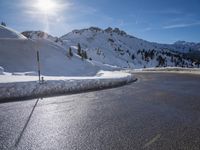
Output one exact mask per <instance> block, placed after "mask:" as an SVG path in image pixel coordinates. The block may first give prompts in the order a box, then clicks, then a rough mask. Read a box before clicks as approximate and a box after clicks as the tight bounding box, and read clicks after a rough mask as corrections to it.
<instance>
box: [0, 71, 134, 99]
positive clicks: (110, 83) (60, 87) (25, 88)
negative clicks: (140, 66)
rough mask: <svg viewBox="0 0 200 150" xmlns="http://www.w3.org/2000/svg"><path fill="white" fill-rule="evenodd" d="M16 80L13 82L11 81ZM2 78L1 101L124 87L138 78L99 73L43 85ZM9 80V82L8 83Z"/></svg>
mask: <svg viewBox="0 0 200 150" xmlns="http://www.w3.org/2000/svg"><path fill="white" fill-rule="evenodd" d="M9 78H14V79H13V81H14V82H12V80H11V79H9ZM17 78H18V79H16V76H7V79H6V76H5V75H3V76H0V81H4V83H3V82H1V83H0V100H6V99H19V98H32V97H42V96H52V95H57V94H69V93H77V92H83V91H88V90H97V89H103V88H110V87H115V86H119V85H124V84H127V83H130V82H133V81H136V78H134V77H133V75H131V74H129V73H124V72H99V73H98V74H97V76H94V77H60V78H59V77H57V78H56V77H45V81H44V83H43V84H40V83H38V81H37V77H30V76H29V77H24V76H23V77H22V78H20V77H19V76H17ZM6 80H9V82H6Z"/></svg>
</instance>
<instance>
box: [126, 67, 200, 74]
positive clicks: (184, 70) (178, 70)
mask: <svg viewBox="0 0 200 150" xmlns="http://www.w3.org/2000/svg"><path fill="white" fill-rule="evenodd" d="M128 72H132V73H133V72H175V73H191V74H200V69H199V68H181V67H165V68H162V67H161V68H143V69H134V70H130V71H128Z"/></svg>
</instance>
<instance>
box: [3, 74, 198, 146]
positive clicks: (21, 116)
mask: <svg viewBox="0 0 200 150" xmlns="http://www.w3.org/2000/svg"><path fill="white" fill-rule="evenodd" d="M136 76H137V77H138V79H139V80H138V81H137V82H136V83H132V84H130V85H127V86H123V87H119V88H114V89H107V90H102V91H96V92H89V93H82V94H75V95H67V96H60V97H52V98H44V99H33V100H27V101H21V102H9V103H0V149H1V150H4V149H5V150H6V149H22V150H25V149H27V150H29V149H33V150H43V149H48V150H65V149H69V150H76V149H79V150H89V149H91V150H94V149H98V150H99V149H102V150H107V149H114V150H117V149H119V150H128V149H131V150H132V149H136V150H140V149H147V150H165V149H166V150H170V149H174V150H199V149H200V76H198V75H184V74H167V73H160V74H154V73H145V74H140V73H138V74H136Z"/></svg>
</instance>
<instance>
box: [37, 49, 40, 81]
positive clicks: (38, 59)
mask: <svg viewBox="0 0 200 150" xmlns="http://www.w3.org/2000/svg"><path fill="white" fill-rule="evenodd" d="M37 64H38V77H39V83H40V55H39V51H38V50H37Z"/></svg>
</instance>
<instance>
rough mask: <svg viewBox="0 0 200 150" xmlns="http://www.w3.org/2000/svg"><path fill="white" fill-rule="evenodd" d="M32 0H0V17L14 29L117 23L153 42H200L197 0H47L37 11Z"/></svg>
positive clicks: (58, 31) (61, 30) (59, 30)
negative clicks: (46, 6)
mask: <svg viewBox="0 0 200 150" xmlns="http://www.w3.org/2000/svg"><path fill="white" fill-rule="evenodd" d="M36 1H45V0H4V1H1V2H0V14H1V15H0V21H4V22H6V23H7V25H8V26H9V27H11V28H14V29H15V30H18V31H20V32H21V31H25V30H43V31H47V32H49V33H50V34H52V35H54V36H61V35H64V34H66V33H68V32H70V31H71V30H73V29H81V28H87V27H90V26H98V27H100V28H107V27H109V26H110V27H118V28H121V29H123V30H124V31H126V32H127V33H129V34H131V35H133V36H136V37H139V38H142V39H145V40H148V41H154V42H160V43H173V42H175V41H177V40H186V41H193V42H200V9H199V7H200V0H190V1H186V0H166V1H164V0H99V1H98V0H48V1H53V3H54V4H56V7H55V8H54V10H53V11H51V12H46V13H45V14H44V12H41V10H39V9H38V8H36V7H33V5H35V3H36Z"/></svg>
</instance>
